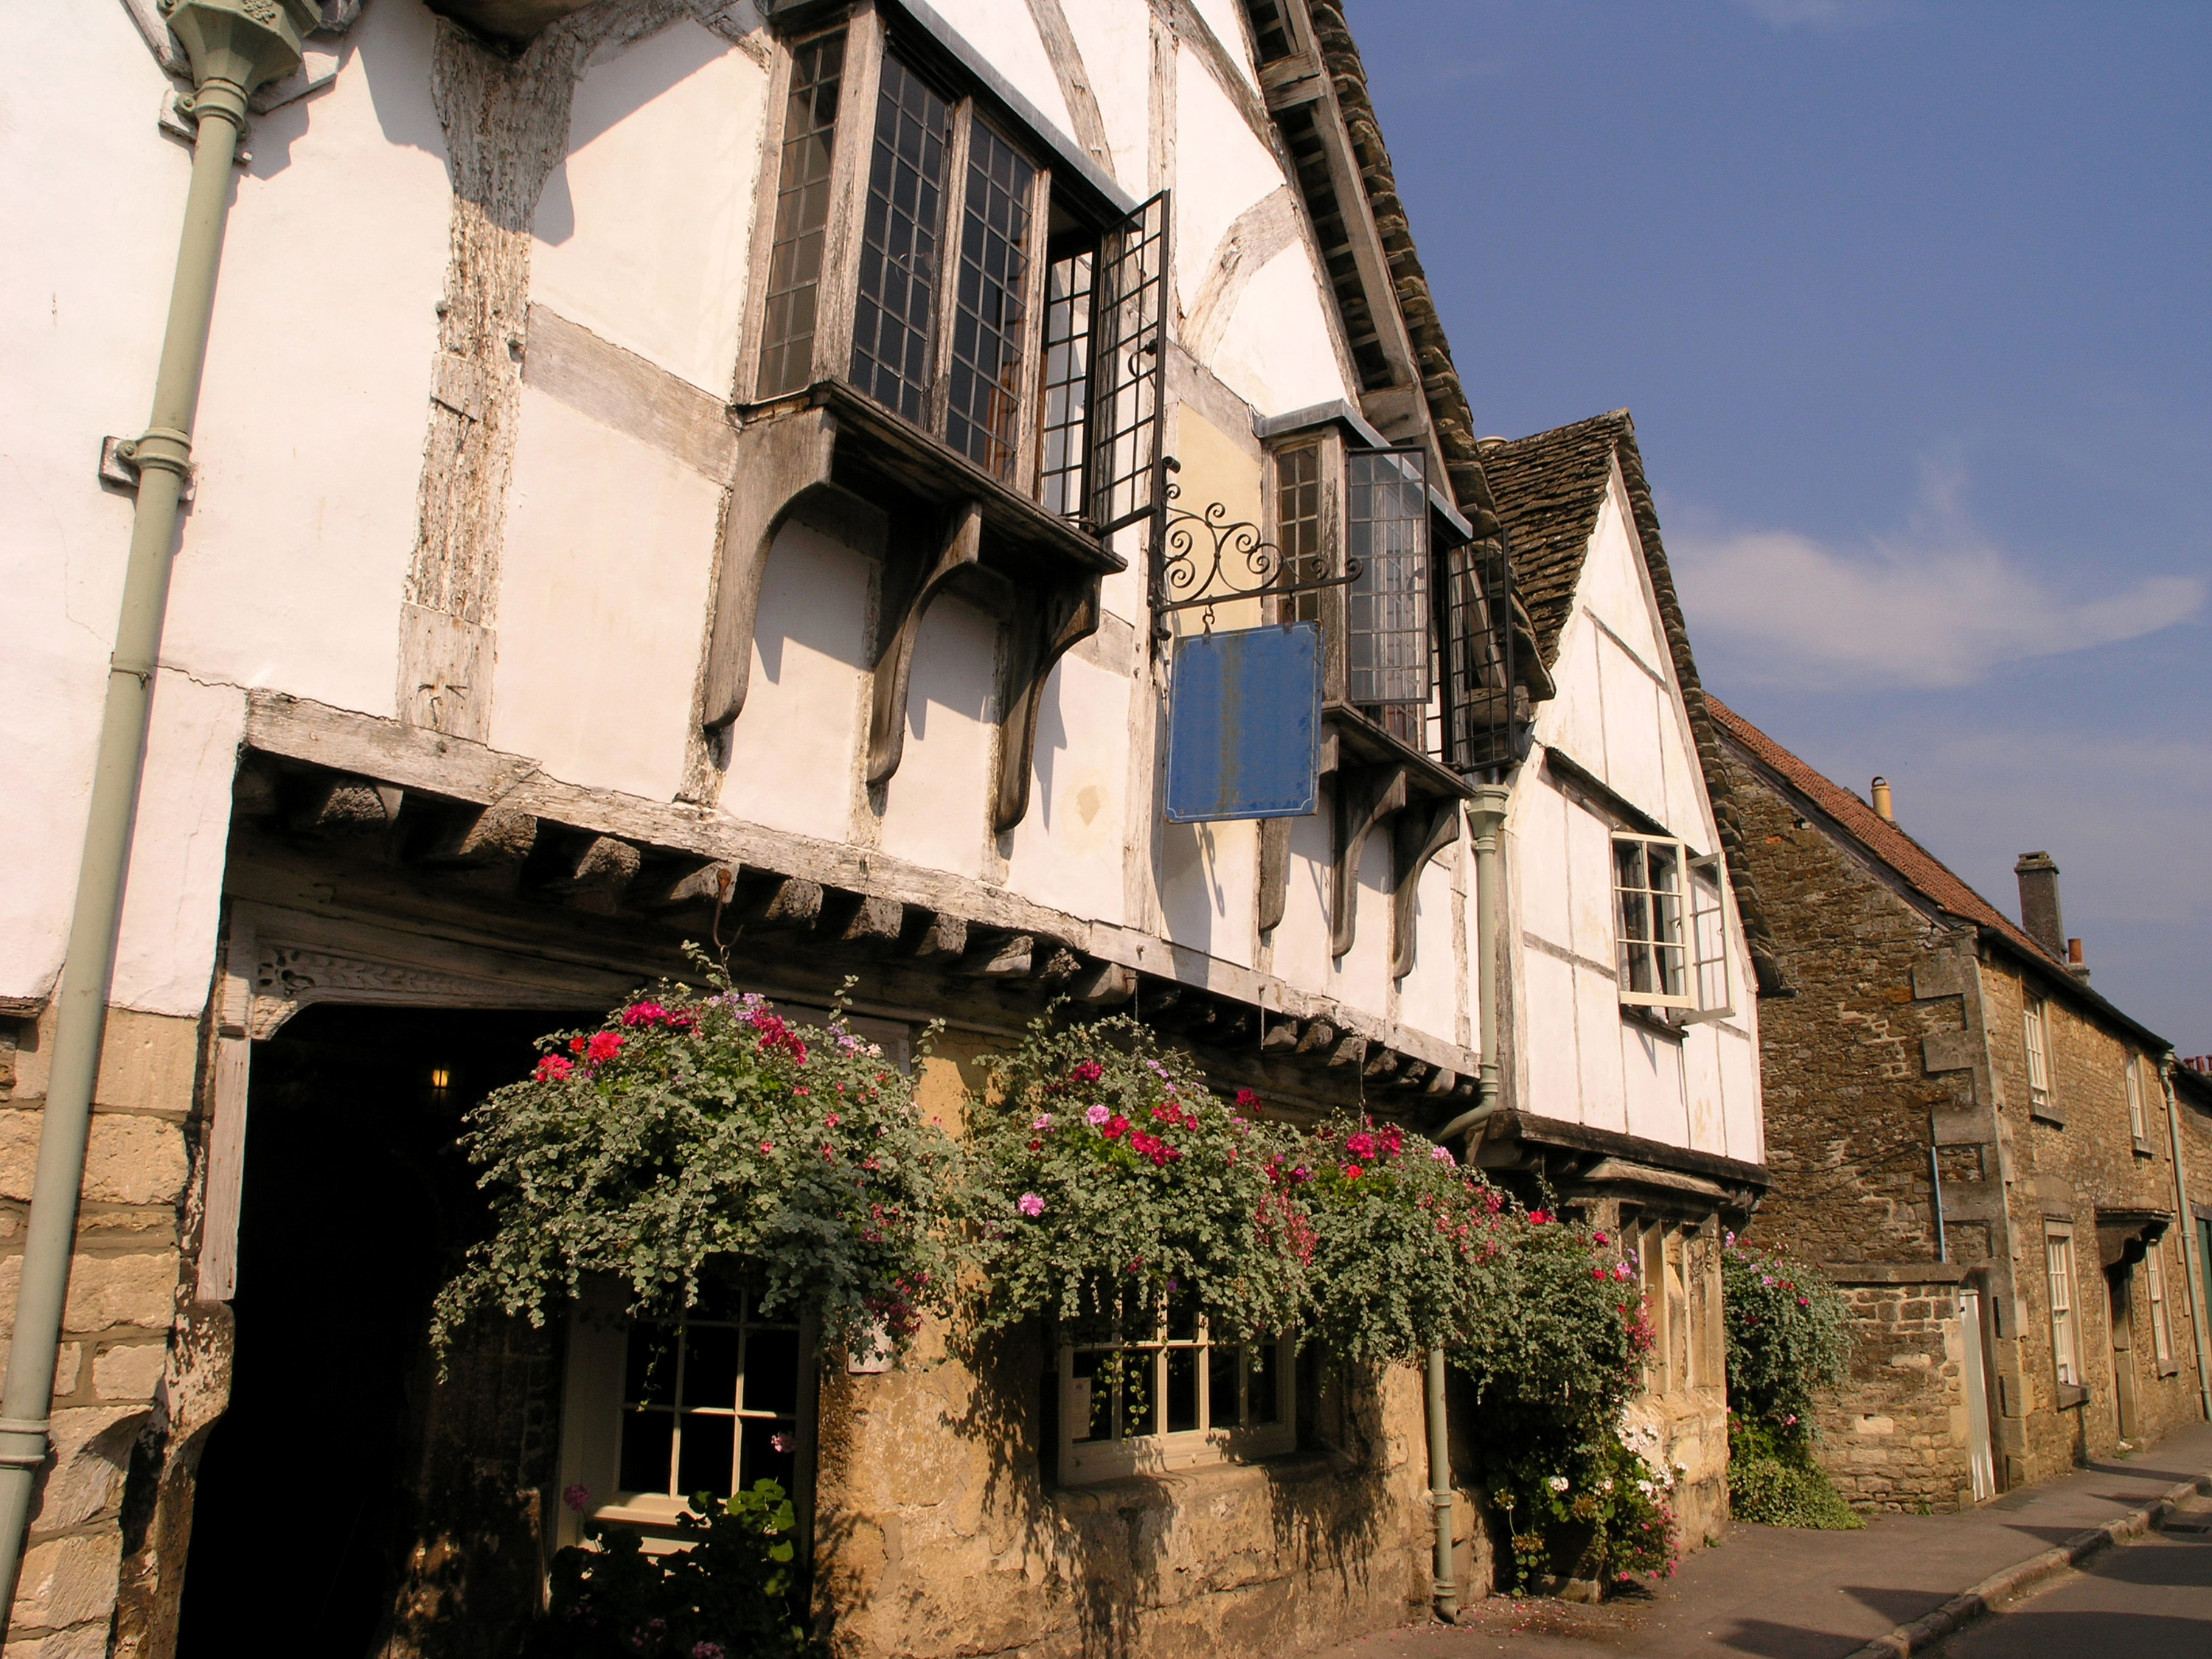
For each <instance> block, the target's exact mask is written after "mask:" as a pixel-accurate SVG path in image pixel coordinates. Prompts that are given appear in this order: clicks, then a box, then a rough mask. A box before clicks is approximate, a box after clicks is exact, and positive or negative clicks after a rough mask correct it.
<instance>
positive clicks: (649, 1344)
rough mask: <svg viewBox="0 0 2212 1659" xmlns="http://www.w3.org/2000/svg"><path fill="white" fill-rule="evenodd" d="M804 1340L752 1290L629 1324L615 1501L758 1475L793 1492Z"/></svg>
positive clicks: (720, 1485)
mask: <svg viewBox="0 0 2212 1659" xmlns="http://www.w3.org/2000/svg"><path fill="white" fill-rule="evenodd" d="M801 1353H802V1348H801V1343H800V1340H799V1326H798V1324H797V1322H795V1321H786V1320H775V1319H763V1318H762V1317H761V1316H760V1313H759V1310H758V1309H757V1307H755V1306H754V1305H753V1298H752V1297H751V1295H750V1293H745V1294H744V1295H742V1296H740V1295H739V1294H738V1293H736V1292H732V1293H730V1294H729V1296H728V1297H727V1299H726V1301H723V1302H721V1303H720V1304H715V1303H714V1302H711V1301H710V1302H705V1303H702V1304H701V1306H700V1307H699V1308H698V1309H697V1310H694V1311H693V1312H692V1313H690V1314H689V1315H687V1316H685V1317H684V1320H683V1321H682V1322H680V1323H678V1324H675V1325H649V1324H637V1325H633V1326H632V1327H631V1328H630V1333H629V1352H628V1355H627V1358H626V1362H625V1364H624V1367H623V1390H622V1441H621V1452H620V1462H619V1468H620V1471H621V1473H620V1476H619V1479H620V1483H621V1492H620V1495H619V1496H620V1499H621V1501H623V1502H629V1501H630V1500H631V1499H633V1498H636V1497H637V1496H640V1495H651V1496H654V1497H665V1498H671V1499H673V1500H675V1501H676V1502H678V1503H681V1502H683V1501H684V1499H687V1498H690V1497H691V1496H692V1495H693V1494H694V1493H696V1492H712V1493H714V1495H715V1496H717V1497H727V1496H728V1495H729V1494H730V1493H732V1492H738V1491H742V1490H744V1489H745V1488H748V1487H750V1486H751V1485H752V1484H753V1482H755V1481H756V1480H761V1479H763V1478H764V1477H765V1478H767V1479H769V1480H775V1481H776V1482H777V1483H778V1484H780V1485H781V1486H782V1487H783V1489H784V1490H785V1491H786V1492H790V1491H793V1452H794V1449H795V1448H796V1444H797V1440H798V1433H799V1377H800V1371H801Z"/></svg>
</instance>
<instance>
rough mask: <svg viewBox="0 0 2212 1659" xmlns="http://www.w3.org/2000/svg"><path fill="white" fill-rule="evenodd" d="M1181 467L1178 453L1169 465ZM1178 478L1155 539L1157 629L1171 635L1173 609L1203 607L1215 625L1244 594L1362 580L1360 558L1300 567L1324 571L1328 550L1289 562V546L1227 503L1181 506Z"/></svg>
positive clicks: (1165, 495)
mask: <svg viewBox="0 0 2212 1659" xmlns="http://www.w3.org/2000/svg"><path fill="white" fill-rule="evenodd" d="M1163 466H1164V470H1166V471H1176V468H1177V463H1176V459H1175V458H1174V457H1173V456H1170V457H1168V458H1167V459H1165V461H1164V463H1163ZM1180 495H1182V486H1181V485H1180V484H1177V483H1172V482H1170V483H1167V484H1166V485H1165V486H1164V488H1163V489H1162V490H1161V499H1162V502H1163V507H1162V510H1161V514H1160V520H1159V531H1158V533H1157V534H1156V535H1155V536H1154V538H1153V544H1152V595H1151V598H1152V634H1153V636H1154V637H1155V638H1157V639H1163V640H1164V639H1166V638H1167V637H1168V636H1169V634H1170V629H1169V628H1168V624H1167V617H1168V613H1169V612H1170V611H1193V610H1196V611H1202V612H1203V613H1204V616H1203V621H1204V624H1205V628H1206V632H1207V633H1209V634H1211V633H1212V631H1213V611H1214V607H1215V606H1217V605H1230V604H1234V603H1235V602H1236V601H1237V600H1240V599H1292V598H1295V597H1296V596H1297V595H1298V594H1300V593H1318V592H1321V591H1322V589H1323V588H1328V587H1343V586H1348V585H1349V584H1351V583H1352V582H1355V581H1357V580H1359V575H1360V568H1361V567H1360V562H1359V561H1358V560H1357V559H1347V560H1346V561H1345V568H1344V574H1341V575H1336V576H1331V575H1327V574H1316V575H1306V574H1302V573H1301V572H1300V571H1299V570H1298V569H1297V568H1296V567H1297V566H1299V565H1311V566H1314V567H1316V568H1318V569H1319V570H1321V571H1323V572H1326V571H1327V570H1328V554H1327V553H1326V552H1322V553H1315V554H1308V555H1304V556H1300V557H1298V558H1296V559H1292V560H1289V561H1285V558H1284V556H1283V550H1282V549H1281V548H1279V547H1278V546H1277V545H1276V544H1274V543H1273V542H1271V541H1268V540H1267V538H1264V537H1263V536H1261V534H1260V526H1258V525H1256V524H1254V523H1252V522H1251V521H1249V520H1237V519H1231V517H1230V516H1229V508H1228V506H1227V504H1226V503H1225V502H1221V501H1209V502H1208V503H1206V507H1205V509H1204V510H1203V511H1202V512H1198V513H1193V512H1191V511H1190V510H1189V509H1188V507H1178V506H1176V504H1175V503H1176V499H1177V497H1179V496H1180ZM1280 620H1281V622H1282V623H1283V624H1284V626H1285V627H1288V626H1289V625H1290V623H1291V621H1292V620H1294V618H1293V617H1292V616H1291V612H1290V611H1288V610H1287V609H1285V611H1284V612H1283V614H1282V617H1281V618H1280Z"/></svg>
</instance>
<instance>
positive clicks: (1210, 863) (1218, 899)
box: [1157, 819, 1260, 968]
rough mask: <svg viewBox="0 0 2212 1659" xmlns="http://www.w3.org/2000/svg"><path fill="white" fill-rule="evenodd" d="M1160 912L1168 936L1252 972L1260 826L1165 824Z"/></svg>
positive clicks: (1161, 847) (1160, 840)
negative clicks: (1249, 969)
mask: <svg viewBox="0 0 2212 1659" xmlns="http://www.w3.org/2000/svg"><path fill="white" fill-rule="evenodd" d="M1157 834H1158V845H1159V860H1160V909H1161V911H1162V913H1163V914H1164V916H1165V917H1166V919H1167V933H1168V937H1169V938H1170V939H1173V940H1174V941H1175V942H1176V944H1177V945H1188V947H1189V948H1190V949H1192V950H1194V951H1205V952H1206V953H1207V954H1208V955H1209V956H1212V957H1218V958H1219V959H1220V960H1222V961H1224V962H1233V963H1237V964H1239V965H1240V966H1242V967H1247V968H1249V967H1250V966H1251V965H1252V958H1253V945H1254V921H1253V906H1254V902H1255V897H1256V896H1257V894H1258V891H1259V857H1260V836H1259V826H1258V825H1257V824H1256V823H1253V822H1251V821H1250V820H1249V819H1243V820H1237V821H1235V822H1231V823H1162V824H1161V825H1160V827H1159V829H1158V832H1157Z"/></svg>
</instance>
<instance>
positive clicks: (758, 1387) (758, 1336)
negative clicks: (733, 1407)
mask: <svg viewBox="0 0 2212 1659" xmlns="http://www.w3.org/2000/svg"><path fill="white" fill-rule="evenodd" d="M744 1407H745V1409H746V1410H747V1411H749V1412H795V1411H797V1410H798V1409H799V1333H798V1332H797V1331H780V1330H775V1329H769V1330H761V1329H754V1330H750V1331H747V1332H746V1333H745V1398H744Z"/></svg>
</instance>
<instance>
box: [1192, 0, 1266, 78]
mask: <svg viewBox="0 0 2212 1659" xmlns="http://www.w3.org/2000/svg"><path fill="white" fill-rule="evenodd" d="M1191 9H1192V10H1194V11H1195V12H1196V13H1197V14H1198V15H1200V17H1203V18H1204V19H1205V20H1206V27H1208V28H1210V29H1212V31H1213V36H1214V39H1216V40H1218V41H1220V42H1221V44H1222V46H1224V47H1225V48H1226V49H1227V51H1228V53H1229V58H1230V61H1231V62H1232V63H1233V64H1236V65H1237V75H1238V78H1240V79H1241V80H1242V81H1243V82H1244V84H1245V85H1246V86H1248V87H1249V88H1251V89H1252V90H1253V91H1255V92H1257V91H1258V90H1259V89H1260V78H1259V76H1256V75H1255V74H1254V73H1253V72H1252V52H1251V48H1250V47H1249V46H1248V45H1247V43H1246V40H1245V33H1244V8H1243V6H1242V5H1240V4H1239V3H1238V0H1191Z"/></svg>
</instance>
